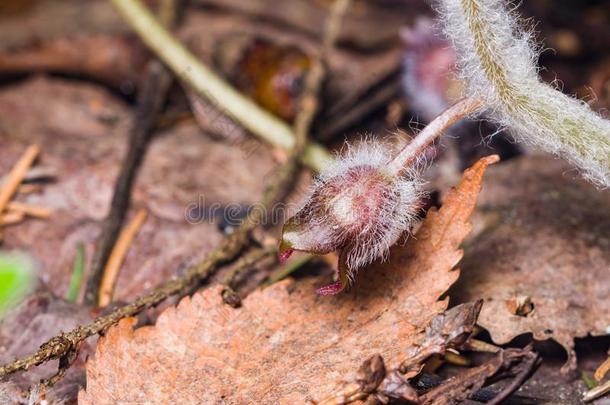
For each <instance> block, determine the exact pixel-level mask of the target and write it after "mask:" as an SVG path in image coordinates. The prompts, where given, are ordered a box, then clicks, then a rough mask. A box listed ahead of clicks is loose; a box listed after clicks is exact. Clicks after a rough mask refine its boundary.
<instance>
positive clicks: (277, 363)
mask: <svg viewBox="0 0 610 405" xmlns="http://www.w3.org/2000/svg"><path fill="white" fill-rule="evenodd" d="M495 161H497V157H495V156H493V157H488V158H485V159H482V160H481V161H479V162H478V163H477V164H475V166H474V167H473V168H472V169H469V170H467V171H466V172H465V174H464V179H463V180H462V183H461V184H460V186H459V187H458V188H457V189H455V190H454V191H452V192H451V193H450V194H449V196H448V197H447V199H446V203H445V205H444V206H443V208H441V209H440V210H439V211H435V210H432V211H430V212H429V213H428V217H427V218H426V220H425V221H424V223H423V225H422V227H421V228H420V230H419V232H418V233H417V236H416V237H414V238H413V239H411V240H410V241H409V242H408V243H407V244H406V245H405V246H396V247H395V248H394V249H393V250H392V252H391V255H390V259H389V261H388V262H387V263H383V264H377V265H374V266H372V267H371V268H369V269H366V270H365V271H363V272H362V274H363V277H362V278H363V280H361V281H360V282H359V283H358V285H357V288H354V289H353V290H352V291H351V292H350V293H347V294H341V295H338V296H335V297H321V296H318V295H316V294H315V292H314V287H313V282H312V281H303V282H300V283H295V282H294V281H290V280H288V281H285V282H282V283H279V284H276V285H274V286H272V287H269V288H267V289H265V290H260V291H256V292H254V293H253V294H251V295H250V296H248V297H247V298H246V299H244V300H243V306H242V308H241V309H238V310H235V309H233V308H231V307H229V306H227V305H223V304H222V298H221V297H220V294H219V293H220V290H221V287H214V288H210V289H208V290H205V291H203V292H201V293H198V294H196V295H194V296H193V297H192V298H185V299H183V300H182V301H181V302H180V304H179V305H178V306H177V307H176V308H170V309H168V310H166V311H165V312H164V313H163V314H162V315H161V316H160V317H159V319H158V321H157V324H156V326H154V327H143V328H140V329H137V330H135V331H134V330H133V325H134V322H135V321H134V320H133V319H127V320H123V321H122V322H120V323H119V324H118V325H117V326H116V327H114V328H112V329H110V330H109V331H108V333H107V335H106V336H105V337H104V338H103V339H102V340H101V342H100V344H99V345H98V348H97V352H96V355H95V357H94V358H93V359H92V360H90V361H89V363H88V366H87V375H88V381H87V390H86V391H83V392H81V393H80V395H79V400H80V401H79V402H80V403H82V404H110V403H117V402H119V403H120V402H122V403H133V402H138V401H140V402H141V401H143V400H146V401H147V402H151V403H169V402H177V403H240V404H241V403H253V402H256V403H274V404H276V403H283V404H284V403H285V404H294V403H302V402H303V401H304V400H314V399H318V400H319V399H322V398H325V397H328V396H329V395H331V394H332V393H333V390H334V388H335V387H336V386H337V385H338V382H339V381H340V380H341V379H343V380H344V381H354V380H355V379H357V377H358V376H357V375H356V372H357V370H358V368H359V366H360V365H361V364H362V361H363V359H366V358H368V357H370V356H373V355H375V354H379V355H381V356H383V358H385V359H392V360H393V361H394V362H398V361H399V359H401V358H403V357H404V353H405V350H406V349H407V348H409V347H410V346H412V345H414V344H416V343H418V342H420V341H421V340H422V339H423V338H424V335H425V334H424V328H425V327H426V326H427V325H428V324H429V323H430V321H431V319H432V318H433V317H434V316H435V315H437V314H438V313H440V312H442V311H443V310H445V309H446V307H447V300H442V301H439V300H438V299H439V297H440V296H441V295H442V294H443V293H444V292H445V291H446V290H447V289H448V288H449V286H450V285H451V284H453V283H454V282H455V280H456V279H457V277H458V275H459V271H457V270H453V267H454V266H455V264H456V263H457V262H458V261H459V259H460V258H461V256H462V253H461V251H460V250H459V248H458V247H459V245H460V243H461V242H462V240H463V239H464V237H465V236H466V235H467V234H468V232H469V231H470V228H471V226H470V223H469V217H470V214H471V213H472V211H473V209H474V206H475V203H476V199H477V195H478V192H479V189H480V187H481V181H482V176H483V173H484V171H485V168H486V166H487V165H488V164H491V163H493V162H495ZM390 366H392V364H390ZM393 366H397V364H394V365H393Z"/></svg>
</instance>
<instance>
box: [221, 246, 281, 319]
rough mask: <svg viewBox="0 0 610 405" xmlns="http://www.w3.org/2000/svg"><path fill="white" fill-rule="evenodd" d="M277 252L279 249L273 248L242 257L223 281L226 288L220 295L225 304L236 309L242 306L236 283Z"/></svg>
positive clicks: (251, 252) (253, 251)
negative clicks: (248, 271)
mask: <svg viewBox="0 0 610 405" xmlns="http://www.w3.org/2000/svg"><path fill="white" fill-rule="evenodd" d="M276 250H277V249H276V247H275V246H274V247H271V248H263V249H257V250H251V251H250V252H248V253H247V254H244V255H242V257H241V258H240V259H239V260H238V261H237V262H235V264H233V265H232V266H231V269H230V270H229V272H228V274H227V275H226V276H225V278H224V280H223V281H222V284H224V285H225V287H224V288H223V289H222V291H221V293H220V295H221V296H222V300H223V301H224V302H225V304H228V305H231V306H232V307H234V308H237V307H239V306H241V298H240V297H239V295H237V292H236V291H235V283H236V281H237V279H238V277H239V276H240V275H241V274H242V273H243V272H245V271H246V270H248V269H250V268H251V267H252V266H254V265H256V264H257V263H259V262H260V261H262V260H263V259H266V258H267V257H269V256H271V255H273V254H274V253H275V252H276Z"/></svg>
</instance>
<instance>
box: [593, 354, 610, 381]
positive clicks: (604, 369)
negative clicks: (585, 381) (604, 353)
mask: <svg viewBox="0 0 610 405" xmlns="http://www.w3.org/2000/svg"><path fill="white" fill-rule="evenodd" d="M609 371H610V355H608V358H607V359H606V361H604V362H603V363H602V364H601V365H600V366H599V367H598V368H597V370H595V374H593V378H595V381H597V382H600V381H601V380H602V379H603V378H604V377H605V376H606V374H608V372H609Z"/></svg>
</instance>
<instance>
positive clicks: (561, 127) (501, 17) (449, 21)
mask: <svg viewBox="0 0 610 405" xmlns="http://www.w3.org/2000/svg"><path fill="white" fill-rule="evenodd" d="M436 4H437V5H438V11H439V13H440V15H441V18H442V22H443V24H444V30H445V34H446V35H447V36H448V37H449V39H450V40H451V41H452V42H453V45H454V47H455V49H456V51H457V55H458V59H459V65H460V70H461V76H462V78H463V79H464V80H465V81H466V83H467V85H468V90H467V91H468V93H469V95H470V96H471V97H476V98H479V97H481V98H482V99H483V100H484V101H485V103H486V105H487V106H488V107H489V112H490V115H491V117H492V118H493V119H495V120H496V121H497V122H498V123H499V124H500V125H502V126H505V127H508V128H510V129H512V132H513V135H514V136H515V137H516V138H517V139H520V140H523V141H525V142H528V143H530V144H533V145H535V146H538V147H540V148H542V149H544V150H546V151H549V152H552V153H555V154H558V155H560V156H562V157H564V158H566V159H567V160H569V161H570V162H572V163H573V164H574V165H576V166H577V167H579V168H580V169H581V171H582V173H583V175H584V176H585V177H586V178H587V179H588V180H590V181H591V182H593V183H594V184H596V185H597V186H599V187H602V188H608V187H610V121H608V120H604V119H603V118H602V117H601V116H599V115H598V114H596V113H595V112H593V111H592V110H591V109H590V108H589V106H588V105H587V104H586V103H584V102H583V101H581V100H577V99H575V98H572V97H569V96H567V95H565V94H563V93H561V92H560V91H558V90H556V89H555V88H553V87H551V86H550V85H547V84H545V83H543V82H542V81H541V80H540V78H539V77H538V69H537V67H536V60H537V58H538V51H537V47H536V46H535V44H534V41H533V39H532V34H531V32H529V31H528V30H524V29H523V28H522V25H523V22H522V21H521V20H520V19H519V18H518V17H517V16H516V15H515V13H514V12H513V11H512V10H513V9H514V7H512V3H511V2H510V1H502V0H437V3H436Z"/></svg>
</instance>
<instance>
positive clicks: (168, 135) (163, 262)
mask: <svg viewBox="0 0 610 405" xmlns="http://www.w3.org/2000/svg"><path fill="white" fill-rule="evenodd" d="M0 111H2V113H3V115H2V120H1V122H0V135H1V136H0V173H1V174H5V173H7V172H8V171H9V170H10V169H11V168H12V166H13V165H14V164H15V161H16V160H17V159H18V157H19V156H20V155H21V153H23V150H24V149H25V147H26V145H29V144H32V143H36V144H38V145H40V148H41V151H42V152H41V157H40V165H42V166H44V167H46V168H48V169H49V170H51V171H52V172H53V173H54V181H53V182H49V183H45V184H44V186H43V187H42V188H41V191H40V192H37V193H31V194H28V195H18V196H17V197H16V199H17V200H18V201H21V202H26V203H29V204H31V205H37V206H43V207H46V208H49V209H52V210H53V217H52V218H51V219H50V220H47V221H40V220H29V221H24V222H23V223H22V224H19V225H18V226H16V227H12V228H7V229H5V232H4V242H5V244H4V246H3V247H4V248H5V249H23V250H26V251H27V252H28V253H30V254H31V255H32V256H33V257H34V258H35V259H36V260H38V261H39V262H40V264H41V268H40V277H41V279H42V281H43V282H45V283H47V285H48V287H49V288H50V289H51V291H52V292H53V293H55V294H56V295H58V296H63V295H64V294H65V293H66V290H67V288H68V285H69V279H70V274H71V269H72V263H73V261H74V255H75V252H76V246H77V245H78V244H79V243H80V242H82V243H84V244H85V246H86V248H87V250H88V251H87V256H88V257H91V255H92V250H93V244H94V243H95V241H96V238H97V235H98V232H99V228H100V227H99V224H100V221H101V220H102V219H103V218H104V217H105V216H106V214H107V213H108V209H109V205H110V200H111V196H112V190H113V187H114V182H115V180H116V177H117V175H118V171H119V167H120V162H121V159H122V156H123V155H124V154H125V149H126V146H127V133H128V131H129V127H130V124H131V117H130V115H129V109H128V107H127V106H126V104H125V103H123V102H121V101H120V99H118V98H117V97H115V96H113V95H112V94H111V93H110V92H108V91H107V90H104V89H103V88H102V87H100V86H96V85H91V84H87V83H82V82H81V83H77V82H71V81H68V80H63V79H58V78H47V77H33V78H31V79H29V80H25V81H22V82H20V83H18V84H15V85H11V86H6V87H4V88H2V89H0ZM246 146H247V149H246V148H245V147H246ZM273 166H274V163H273V160H272V157H271V153H270V152H269V149H268V148H265V147H264V145H262V144H261V143H259V142H258V141H256V140H255V139H251V140H249V141H248V143H247V145H244V144H232V145H229V144H225V143H220V142H213V141H212V140H210V139H209V137H206V136H205V135H203V134H202V133H201V130H200V129H199V128H198V127H197V125H195V124H193V123H191V124H184V125H179V126H176V127H174V128H172V129H170V130H167V131H163V132H160V133H158V136H156V137H155V138H154V139H153V141H152V142H151V145H150V149H149V151H148V153H147V157H146V159H145V161H144V162H143V165H142V168H141V170H140V174H139V176H138V179H137V181H136V184H135V186H134V190H133V194H132V205H133V207H134V208H135V209H137V208H139V207H145V208H146V209H148V211H149V212H150V214H151V215H150V216H149V218H148V220H147V222H146V224H145V225H144V227H143V228H142V231H141V232H140V234H139V235H138V237H137V238H136V240H135V241H134V244H133V246H132V247H131V249H130V253H129V255H128V256H127V258H126V261H125V263H124V266H123V268H122V271H121V275H120V277H119V280H118V282H117V291H116V295H115V296H116V297H117V299H119V300H129V299H131V298H133V297H134V296H136V295H138V294H139V293H141V292H142V291H143V290H144V289H145V288H149V287H152V286H154V285H155V284H158V283H160V282H162V281H164V280H167V279H168V278H170V277H172V276H173V275H175V274H176V269H179V268H181V267H183V266H185V265H186V264H188V263H189V262H191V261H196V260H199V259H201V258H203V257H204V256H205V255H206V254H207V252H209V251H210V250H211V249H213V248H214V246H216V245H217V243H218V242H219V240H220V238H221V237H222V233H221V231H220V230H219V229H218V223H219V221H218V220H216V219H215V218H213V217H212V216H218V217H222V215H220V214H221V213H222V209H224V208H225V207H227V206H228V209H234V206H233V205H230V204H234V203H235V202H237V203H239V204H243V205H248V204H253V203H254V202H255V201H258V200H259V199H260V198H261V195H262V189H263V186H262V184H261V183H260V179H261V178H264V177H265V175H266V174H267V173H269V172H270V171H271V170H272V168H273ZM215 207H216V208H215ZM224 212H228V211H224ZM232 213H233V211H230V213H229V214H228V215H227V216H230V215H232ZM231 219H233V220H234V221H235V218H234V217H231Z"/></svg>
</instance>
